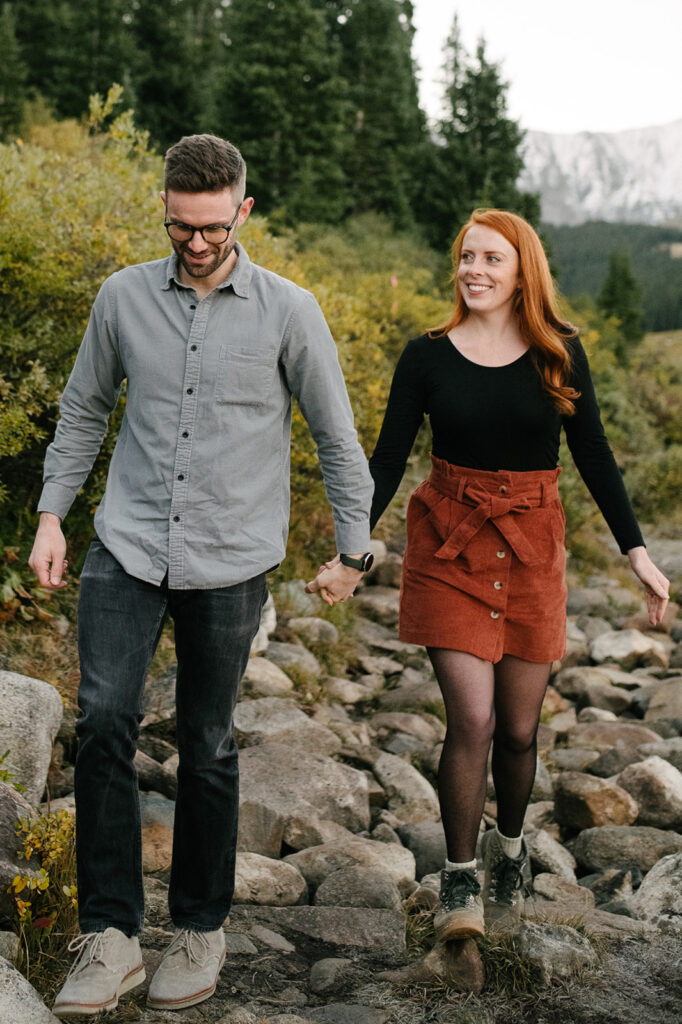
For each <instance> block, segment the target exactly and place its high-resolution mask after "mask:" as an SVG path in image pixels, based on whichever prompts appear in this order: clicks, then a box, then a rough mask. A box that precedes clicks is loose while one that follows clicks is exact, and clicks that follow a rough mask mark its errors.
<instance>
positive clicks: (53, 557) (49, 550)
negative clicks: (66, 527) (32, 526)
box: [28, 512, 68, 590]
mask: <svg viewBox="0 0 682 1024" xmlns="http://www.w3.org/2000/svg"><path fill="white" fill-rule="evenodd" d="M65 554H66V540H65V539H64V534H63V533H62V528H61V523H60V520H59V516H55V515H53V514H52V513H51V512H42V513H41V516H40V525H39V526H38V531H37V533H36V539H35V541H34V543H33V551H32V552H31V555H30V558H29V560H28V564H29V565H30V567H31V569H33V571H34V573H35V574H36V576H37V577H38V582H39V583H40V586H41V587H45V589H46V590H60V589H61V588H62V587H65V586H66V580H64V579H63V578H62V577H63V575H64V573H65V571H66V568H67V565H68V563H67V562H66V560H65V558H64V556H65Z"/></svg>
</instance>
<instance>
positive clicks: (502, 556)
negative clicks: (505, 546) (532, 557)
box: [497, 551, 507, 558]
mask: <svg viewBox="0 0 682 1024" xmlns="http://www.w3.org/2000/svg"><path fill="white" fill-rule="evenodd" d="M506 554H507V552H506V551H498V552H497V557H498V558H504V557H505V555H506Z"/></svg>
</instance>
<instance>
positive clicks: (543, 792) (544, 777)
mask: <svg viewBox="0 0 682 1024" xmlns="http://www.w3.org/2000/svg"><path fill="white" fill-rule="evenodd" d="M553 796H554V786H553V784H552V779H551V777H550V774H549V772H548V771H547V769H546V767H545V765H544V763H543V762H542V761H541V760H540V758H539V757H538V759H537V763H536V765H535V779H534V780H533V788H532V790H531V794H530V799H531V801H532V803H537V802H538V801H539V800H551V799H552V797H553Z"/></svg>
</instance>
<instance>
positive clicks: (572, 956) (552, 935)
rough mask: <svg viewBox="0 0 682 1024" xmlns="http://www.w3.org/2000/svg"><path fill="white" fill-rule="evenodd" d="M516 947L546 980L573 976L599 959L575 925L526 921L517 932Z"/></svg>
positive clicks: (546, 981) (515, 937)
mask: <svg viewBox="0 0 682 1024" xmlns="http://www.w3.org/2000/svg"><path fill="white" fill-rule="evenodd" d="M514 944H515V946H516V949H517V950H518V952H519V953H520V954H521V956H522V957H524V958H525V959H526V960H530V962H531V963H532V964H534V965H535V966H536V967H537V968H538V969H539V971H540V974H541V975H542V979H543V981H544V982H545V984H549V982H550V981H551V980H552V979H553V978H570V977H571V976H572V975H574V974H576V973H577V972H578V971H580V970H582V969H583V968H585V967H593V966H595V965H596V963H597V954H596V953H595V951H594V949H593V948H592V946H591V944H590V942H589V941H588V940H587V939H586V938H585V936H584V935H580V933H579V932H577V931H576V930H575V928H569V927H568V926H566V925H556V924H533V923H532V922H530V921H523V922H522V923H521V925H520V927H519V929H518V931H517V932H516V934H515V936H514Z"/></svg>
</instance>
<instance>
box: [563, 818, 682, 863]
mask: <svg viewBox="0 0 682 1024" xmlns="http://www.w3.org/2000/svg"><path fill="white" fill-rule="evenodd" d="M680 852H682V835H679V834H678V833H677V832H669V831H663V829H658V828H651V827H649V826H647V825H628V826H618V825H605V826H604V827H603V828H588V829H585V830H584V831H583V832H581V833H580V835H579V836H578V838H577V839H576V841H575V845H574V848H573V854H574V856H575V859H576V860H577V861H578V864H580V865H581V866H582V867H583V868H585V869H586V870H587V871H599V870H600V869H601V868H629V867H630V866H631V865H633V864H634V865H636V867H638V868H639V870H640V871H642V872H647V871H650V870H651V868H652V867H653V866H654V864H655V863H656V861H658V860H660V859H661V857H665V856H667V855H668V854H671V853H680Z"/></svg>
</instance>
